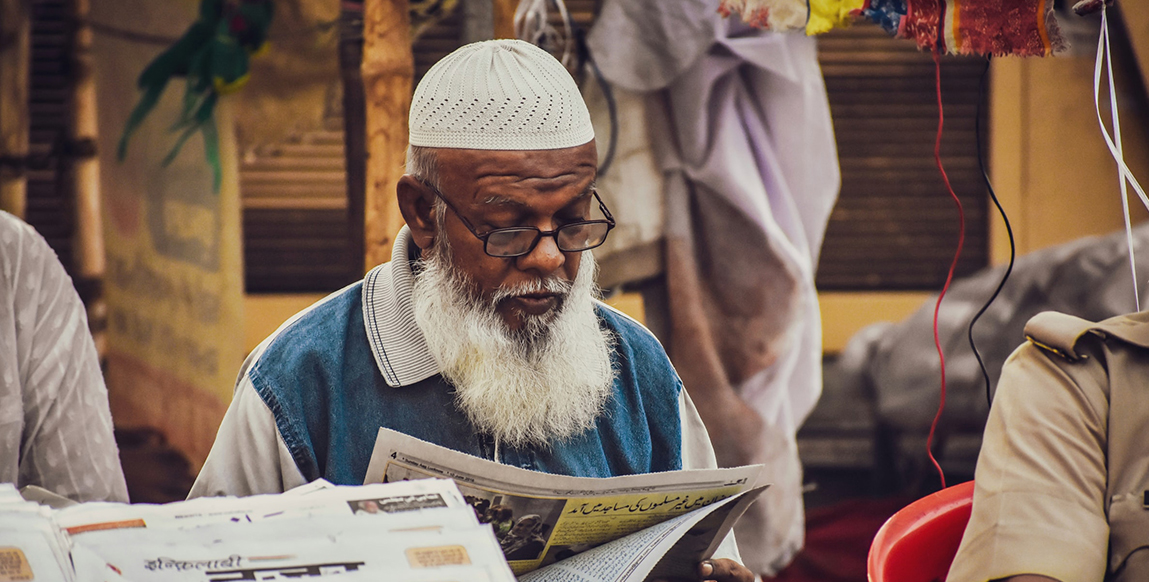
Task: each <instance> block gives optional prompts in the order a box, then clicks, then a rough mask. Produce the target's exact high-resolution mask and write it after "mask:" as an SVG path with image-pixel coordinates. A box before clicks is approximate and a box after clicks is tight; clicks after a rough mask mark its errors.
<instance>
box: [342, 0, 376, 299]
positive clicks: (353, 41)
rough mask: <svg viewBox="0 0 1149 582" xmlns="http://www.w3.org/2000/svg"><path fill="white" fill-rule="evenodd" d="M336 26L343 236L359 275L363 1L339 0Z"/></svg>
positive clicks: (362, 253)
mask: <svg viewBox="0 0 1149 582" xmlns="http://www.w3.org/2000/svg"><path fill="white" fill-rule="evenodd" d="M342 6H343V11H342V13H341V14H340V20H341V24H340V27H339V31H340V33H339V34H340V37H339V71H340V77H341V79H342V81H343V148H344V156H345V159H346V168H347V221H348V229H347V231H348V232H347V235H348V236H347V239H348V243H349V244H350V253H351V265H352V269H353V271H354V272H353V273H351V277H350V280H349V281H348V283H350V282H352V281H355V280H357V279H359V278H360V277H361V276H362V275H363V272H364V270H365V269H370V268H371V267H372V266H373V265H366V250H367V247H366V242H365V240H364V232H365V228H366V203H367V199H366V192H367V130H366V121H365V120H366V118H367V112H366V107H367V105H366V103H365V100H364V96H363V70H362V68H361V67H362V65H363V3H362V2H343V3H342Z"/></svg>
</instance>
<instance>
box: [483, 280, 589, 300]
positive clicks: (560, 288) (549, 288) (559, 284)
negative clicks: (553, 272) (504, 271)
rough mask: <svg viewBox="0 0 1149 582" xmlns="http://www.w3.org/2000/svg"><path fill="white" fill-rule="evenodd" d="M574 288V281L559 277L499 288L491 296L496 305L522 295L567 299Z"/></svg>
mask: <svg viewBox="0 0 1149 582" xmlns="http://www.w3.org/2000/svg"><path fill="white" fill-rule="evenodd" d="M573 288H574V282H573V281H567V280H566V279H560V278H558V277H548V278H546V279H535V280H533V281H527V282H525V283H519V284H517V285H511V286H508V287H499V288H498V289H496V290H495V292H494V293H492V294H491V302H492V303H494V304H496V305H497V304H499V303H502V302H503V301H506V300H507V299H512V298H514V297H519V296H521V295H533V294H536V293H552V294H554V295H558V296H559V297H566V296H567V295H569V294H570V292H571V289H573Z"/></svg>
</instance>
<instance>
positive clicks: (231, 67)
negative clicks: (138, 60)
mask: <svg viewBox="0 0 1149 582" xmlns="http://www.w3.org/2000/svg"><path fill="white" fill-rule="evenodd" d="M272 6H273V2H272V0H201V2H200V8H199V18H198V19H197V20H196V21H195V22H194V23H192V25H191V27H190V28H188V30H187V32H185V33H184V35H183V36H181V37H180V38H179V40H177V41H176V42H175V44H173V45H172V46H171V47H169V48H168V49H167V50H165V51H164V52H163V53H161V54H160V55H159V56H158V57H156V59H155V60H154V61H152V62H151V63H150V64H149V65H148V66H147V67H146V68H145V69H144V71H143V72H142V73H140V78H139V80H138V81H137V85H138V86H139V89H140V90H141V91H143V95H141V96H140V100H139V102H138V103H137V104H136V107H135V108H134V109H132V113H131V115H130V116H129V117H128V121H127V123H125V124H124V131H123V134H121V136H120V143H119V148H118V150H117V154H118V155H119V158H120V159H121V160H123V159H124V157H125V156H126V155H127V151H128V140H129V139H130V138H131V136H132V132H133V131H135V130H136V128H138V127H139V125H140V123H142V122H143V120H144V118H145V117H147V115H148V113H150V112H151V110H152V109H153V108H155V106H156V103H157V102H159V99H160V96H161V95H162V94H163V92H164V89H165V88H166V87H167V84H168V81H170V80H171V78H172V77H185V78H186V79H187V87H186V90H185V92H184V102H183V110H182V112H181V114H180V117H179V119H178V120H177V121H176V123H175V124H174V125H173V126H172V128H171V131H173V132H179V137H178V138H177V139H176V143H175V145H174V146H173V147H172V149H171V151H170V152H169V153H168V155H167V157H165V158H164V162H163V163H164V165H165V166H166V165H168V164H169V163H171V161H172V160H174V159H175V157H176V155H177V154H178V153H179V152H180V149H181V148H182V147H183V145H184V143H185V142H187V140H188V139H189V138H191V136H192V135H194V134H195V133H196V132H200V133H202V134H203V142H204V157H205V158H206V159H207V162H208V165H209V166H211V169H212V175H213V183H212V185H213V190H214V191H216V192H218V191H219V187H220V183H221V182H222V169H221V167H220V160H219V134H218V131H217V129H216V125H215V117H214V111H215V105H216V103H217V102H218V101H219V97H220V95H225V94H228V93H233V92H235V91H238V90H239V89H240V88H241V87H243V85H244V84H245V83H246V82H247V79H248V59H249V58H250V56H251V55H253V54H255V53H257V52H259V51H260V50H262V49H263V48H264V47H265V46H266V45H267V29H268V27H269V26H271V17H272V12H273V10H272Z"/></svg>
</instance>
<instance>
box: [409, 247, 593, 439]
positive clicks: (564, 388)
mask: <svg viewBox="0 0 1149 582" xmlns="http://www.w3.org/2000/svg"><path fill="white" fill-rule="evenodd" d="M437 238H438V239H440V240H442V239H444V238H445V237H437ZM444 251H445V249H435V248H433V249H431V250H430V251H429V252H426V253H424V254H425V258H424V260H423V261H422V271H421V272H419V273H418V274H417V275H416V278H415V290H414V295H413V297H412V303H413V308H414V312H415V322H416V323H417V324H418V326H419V328H420V329H421V330H422V332H423V336H424V337H425V338H426V340H427V347H428V348H429V349H430V351H431V354H432V355H433V356H434V357H435V360H436V362H438V364H439V370H440V372H441V373H442V375H443V377H444V378H445V379H446V380H447V381H448V382H450V383H451V384H452V385H453V386H454V387H455V402H456V404H457V405H458V406H459V408H460V409H461V410H462V411H463V412H464V413H465V414H466V415H467V417H468V418H469V419H470V421H471V422H472V423H474V425H475V426H476V427H478V428H479V430H481V431H483V432H484V433H487V434H489V435H491V436H493V437H494V438H495V441H496V447H497V446H498V443H502V444H505V445H509V446H511V447H523V446H536V447H549V446H550V444H551V443H552V442H554V441H562V440H565V439H568V438H570V437H573V436H575V435H578V434H580V433H582V432H584V431H586V430H588V429H590V428H592V427H593V426H594V423H595V420H596V419H597V418H598V416H599V415H600V414H601V413H602V410H603V407H604V405H605V404H606V401H607V399H608V398H609V397H610V395H611V392H612V386H613V384H614V377H615V370H613V369H612V367H611V362H610V354H611V351H612V349H613V347H614V337H613V335H612V334H611V333H609V332H607V331H605V330H603V329H602V328H600V327H599V320H598V317H597V316H596V315H595V312H594V301H593V299H594V297H595V288H594V283H593V280H594V272H595V268H596V267H595V262H594V257H593V256H591V254H590V253H585V254H584V255H583V256H582V263H581V265H580V266H579V272H578V275H577V276H576V277H575V280H574V283H573V284H571V283H569V282H566V281H563V280H560V279H557V278H552V279H549V280H538V281H536V282H535V283H534V284H533V285H528V286H526V287H519V288H515V289H499V290H498V291H497V292H496V293H495V294H494V297H493V298H492V299H491V300H489V301H487V300H483V299H481V298H478V297H476V294H475V292H474V291H473V289H474V286H473V285H472V284H471V283H470V282H469V281H468V280H467V278H466V277H465V275H463V274H462V273H460V272H459V271H458V270H457V269H456V268H455V267H454V265H452V264H450V262H449V259H444V258H443V257H444V256H445V255H448V254H449V253H448V252H444ZM544 289H546V290H547V291H550V292H553V293H560V294H562V295H564V296H565V297H564V299H563V301H562V302H561V303H560V305H559V307H557V308H556V309H554V310H552V311H550V312H548V313H546V314H544V315H541V316H528V315H526V314H522V316H523V317H526V325H525V326H524V327H523V329H522V330H519V331H511V330H510V329H509V328H508V327H507V325H506V323H505V322H504V320H503V318H502V317H501V316H500V315H499V314H498V313H497V312H496V311H495V307H496V306H497V305H498V304H499V302H500V301H501V300H503V299H505V298H508V297H514V296H517V295H521V294H525V293H532V292H536V293H537V292H539V291H542V290H544Z"/></svg>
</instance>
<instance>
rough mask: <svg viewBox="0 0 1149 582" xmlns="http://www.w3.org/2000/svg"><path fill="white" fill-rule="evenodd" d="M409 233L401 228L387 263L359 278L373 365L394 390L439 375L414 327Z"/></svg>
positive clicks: (416, 328) (421, 333) (413, 276)
mask: <svg viewBox="0 0 1149 582" xmlns="http://www.w3.org/2000/svg"><path fill="white" fill-rule="evenodd" d="M412 244H414V243H413V242H412V241H411V231H410V229H408V228H407V227H406V226H404V227H403V228H402V229H401V230H400V231H399V234H398V235H397V236H396V237H395V245H394V248H393V249H392V250H391V262H389V263H384V264H382V265H379V266H378V267H375V268H374V269H371V271H370V272H368V273H367V276H366V277H364V278H363V325H364V327H365V328H366V330H367V341H368V342H370V344H371V354H372V355H373V356H375V364H376V365H377V366H378V367H379V372H380V373H381V374H382V375H383V379H384V380H385V381H386V382H387V385H388V386H391V387H392V388H398V387H400V386H410V385H411V384H415V383H416V382H421V381H423V380H426V379H427V378H430V377H431V376H434V375H435V374H438V373H439V364H438V363H437V362H436V361H435V357H434V356H432V355H431V350H430V349H428V348H427V340H426V338H424V337H423V331H422V330H420V329H419V326H418V325H416V324H415V310H414V309H413V306H412V301H411V296H412V294H413V293H414V290H415V275H414V273H412V271H411V259H410V254H409V252H410V250H411V245H412Z"/></svg>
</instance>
